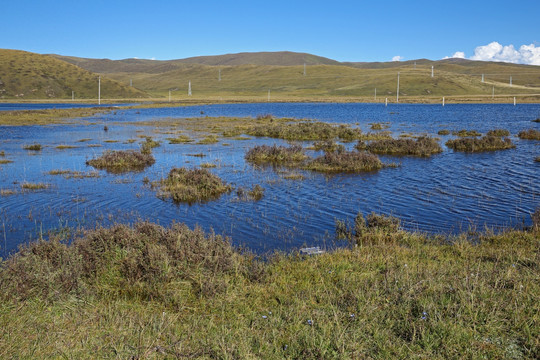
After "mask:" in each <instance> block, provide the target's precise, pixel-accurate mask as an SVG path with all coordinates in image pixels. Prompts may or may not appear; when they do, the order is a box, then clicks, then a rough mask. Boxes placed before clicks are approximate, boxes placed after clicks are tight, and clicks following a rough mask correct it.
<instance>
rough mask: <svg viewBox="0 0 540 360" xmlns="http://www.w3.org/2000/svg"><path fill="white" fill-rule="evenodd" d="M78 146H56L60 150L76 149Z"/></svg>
mask: <svg viewBox="0 0 540 360" xmlns="http://www.w3.org/2000/svg"><path fill="white" fill-rule="evenodd" d="M76 147H77V146H74V145H58V146H56V149H58V150H65V149H75V148H76Z"/></svg>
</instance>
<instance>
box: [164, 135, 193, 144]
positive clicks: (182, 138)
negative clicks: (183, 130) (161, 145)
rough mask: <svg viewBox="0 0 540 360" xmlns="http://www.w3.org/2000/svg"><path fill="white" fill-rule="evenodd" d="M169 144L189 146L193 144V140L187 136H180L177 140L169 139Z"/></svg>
mask: <svg viewBox="0 0 540 360" xmlns="http://www.w3.org/2000/svg"><path fill="white" fill-rule="evenodd" d="M167 140H169V144H187V143H191V142H193V139H192V138H190V137H189V136H187V135H179V136H177V137H175V138H167Z"/></svg>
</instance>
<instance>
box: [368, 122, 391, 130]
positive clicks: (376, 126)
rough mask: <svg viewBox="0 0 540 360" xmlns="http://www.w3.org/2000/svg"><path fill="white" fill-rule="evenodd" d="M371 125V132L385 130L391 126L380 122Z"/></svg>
mask: <svg viewBox="0 0 540 360" xmlns="http://www.w3.org/2000/svg"><path fill="white" fill-rule="evenodd" d="M369 125H370V127H371V130H384V129H388V128H389V127H390V125H388V124H385V123H380V122H376V123H370V124H369Z"/></svg>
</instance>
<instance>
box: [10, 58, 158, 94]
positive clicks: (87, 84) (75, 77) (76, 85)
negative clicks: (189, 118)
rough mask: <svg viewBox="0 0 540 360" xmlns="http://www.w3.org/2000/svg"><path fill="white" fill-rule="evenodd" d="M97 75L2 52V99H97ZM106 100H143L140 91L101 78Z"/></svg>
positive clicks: (61, 63)
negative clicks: (73, 97)
mask: <svg viewBox="0 0 540 360" xmlns="http://www.w3.org/2000/svg"><path fill="white" fill-rule="evenodd" d="M98 76H99V75H98V74H94V73H91V72H90V71H88V70H85V69H82V68H80V67H77V66H74V65H72V64H69V63H67V62H65V61H61V60H58V59H55V58H53V57H51V56H47V55H39V54H35V53H30V52H26V51H19V50H4V49H0V99H14V98H15V99H70V98H71V97H72V91H74V93H75V98H76V99H95V98H97V94H98ZM101 96H102V97H103V98H114V99H118V98H141V97H147V96H148V95H147V94H146V93H145V92H144V91H141V90H138V89H135V88H133V87H129V86H126V85H123V84H121V83H119V82H117V81H115V80H111V79H108V78H105V77H102V78H101Z"/></svg>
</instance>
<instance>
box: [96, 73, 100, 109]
mask: <svg viewBox="0 0 540 360" xmlns="http://www.w3.org/2000/svg"><path fill="white" fill-rule="evenodd" d="M97 97H98V105H101V76H100V77H98V95H97Z"/></svg>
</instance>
